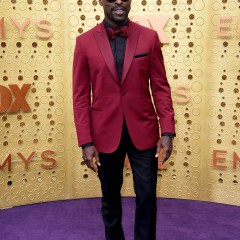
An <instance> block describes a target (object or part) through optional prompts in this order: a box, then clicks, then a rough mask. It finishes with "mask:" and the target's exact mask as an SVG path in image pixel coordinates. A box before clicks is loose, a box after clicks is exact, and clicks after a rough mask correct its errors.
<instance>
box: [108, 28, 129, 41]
mask: <svg viewBox="0 0 240 240" xmlns="http://www.w3.org/2000/svg"><path fill="white" fill-rule="evenodd" d="M106 31H107V35H108V38H109V39H110V40H114V39H115V38H116V37H117V36H121V37H125V38H127V37H128V26H123V27H120V28H117V29H112V28H107V29H106Z"/></svg>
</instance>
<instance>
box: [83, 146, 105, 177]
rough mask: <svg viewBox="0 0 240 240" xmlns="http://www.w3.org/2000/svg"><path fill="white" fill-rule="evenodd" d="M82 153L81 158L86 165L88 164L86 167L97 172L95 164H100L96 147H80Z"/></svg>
mask: <svg viewBox="0 0 240 240" xmlns="http://www.w3.org/2000/svg"><path fill="white" fill-rule="evenodd" d="M82 155H83V156H82V158H83V160H84V162H85V163H86V165H87V166H88V168H90V169H92V170H93V171H94V172H96V173H97V171H98V168H97V166H101V164H100V160H99V156H98V152H97V150H96V148H95V147H94V146H93V145H92V146H88V147H86V148H84V149H82ZM94 158H95V162H94Z"/></svg>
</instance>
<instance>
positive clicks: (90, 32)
mask: <svg viewBox="0 0 240 240" xmlns="http://www.w3.org/2000/svg"><path fill="white" fill-rule="evenodd" d="M98 27H99V24H97V25H96V26H95V27H93V28H91V29H89V30H88V31H86V32H84V33H82V34H81V35H79V36H77V41H79V40H84V39H89V37H92V36H93V32H94V31H96V29H97V28H98Z"/></svg>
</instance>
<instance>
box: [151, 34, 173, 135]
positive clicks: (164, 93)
mask: <svg viewBox="0 0 240 240" xmlns="http://www.w3.org/2000/svg"><path fill="white" fill-rule="evenodd" d="M150 86H151V90H152V96H153V100H154V105H155V108H156V111H157V115H158V117H159V124H160V128H161V132H162V133H164V132H169V133H175V125H174V110H173V104H172V99H171V89H170V86H169V83H168V81H167V77H166V70H165V67H164V62H163V55H162V51H161V47H160V41H159V38H158V35H157V33H156V32H155V39H154V44H153V47H152V52H151V62H150Z"/></svg>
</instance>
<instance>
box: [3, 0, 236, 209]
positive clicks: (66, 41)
mask: <svg viewBox="0 0 240 240" xmlns="http://www.w3.org/2000/svg"><path fill="white" fill-rule="evenodd" d="M239 12H240V0H212V1H208V0H162V1H161V0H143V1H139V0H133V1H132V10H131V14H130V17H131V19H132V20H133V21H135V22H138V23H139V24H142V25H144V26H147V27H149V28H152V29H154V30H156V31H157V32H158V34H159V38H160V40H161V43H162V51H163V54H164V60H165V65H166V70H167V76H168V79H169V82H170V85H171V88H172V97H173V102H174V109H175V115H176V120H175V121H176V129H177V137H176V138H175V140H174V149H173V154H172V156H171V158H170V159H169V161H168V162H167V163H166V164H165V165H164V166H163V167H162V169H159V171H158V188H157V191H158V196H160V197H169V198H183V199H194V200H204V201H211V202H219V203H227V204H234V205H240V189H239V185H240V173H239V171H240V168H239V166H240V148H239V146H240V133H239V132H240V128H239V126H240V114H239V113H240V93H239V85H240V57H239V56H240V15H239ZM103 16H104V15H103V10H102V8H101V6H100V5H99V3H98V1H96V0H68V1H63V0H0V133H1V134H0V208H7V207H11V206H17V205H24V204H30V203H37V202H45V201H55V200H63V199H74V198H88V197H99V196H101V192H100V185H99V181H98V178H97V175H96V174H94V173H93V172H91V170H89V169H87V167H86V165H84V162H83V161H82V158H81V157H82V156H81V149H80V148H79V147H78V145H77V139H76V132H75V127H74V122H73V111H72V96H71V93H72V86H71V81H72V80H71V72H72V62H73V52H74V47H75V39H76V36H78V35H80V34H82V33H84V32H86V31H87V30H88V29H90V28H92V27H93V26H95V25H96V24H97V23H100V22H101V21H102V20H103ZM132 184H133V183H132V172H131V168H130V165H129V163H128V161H127V159H126V164H125V168H124V185H123V189H122V194H123V195H124V196H133V195H134V191H133V185H132Z"/></svg>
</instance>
